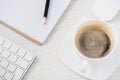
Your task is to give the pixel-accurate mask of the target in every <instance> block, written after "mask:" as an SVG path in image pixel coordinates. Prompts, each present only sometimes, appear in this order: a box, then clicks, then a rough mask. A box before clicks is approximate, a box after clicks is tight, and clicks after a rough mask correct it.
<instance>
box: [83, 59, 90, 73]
mask: <svg viewBox="0 0 120 80" xmlns="http://www.w3.org/2000/svg"><path fill="white" fill-rule="evenodd" d="M87 65H88V61H87V60H83V62H82V64H81V72H82V73H84V72H85V69H86V67H87Z"/></svg>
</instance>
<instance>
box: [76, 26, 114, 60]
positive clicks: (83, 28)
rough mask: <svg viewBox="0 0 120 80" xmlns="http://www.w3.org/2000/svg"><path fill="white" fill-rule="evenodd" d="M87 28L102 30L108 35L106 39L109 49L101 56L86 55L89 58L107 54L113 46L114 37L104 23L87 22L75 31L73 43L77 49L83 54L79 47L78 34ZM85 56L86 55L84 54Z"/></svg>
mask: <svg viewBox="0 0 120 80" xmlns="http://www.w3.org/2000/svg"><path fill="white" fill-rule="evenodd" d="M87 30H99V31H102V32H104V33H105V34H106V35H107V37H108V40H109V41H110V47H109V49H108V50H107V51H106V52H105V53H104V55H103V56H99V57H90V56H87V57H90V58H101V57H104V56H106V55H108V54H109V53H110V52H111V51H112V49H113V47H114V38H113V35H112V33H111V32H110V30H109V29H108V28H106V27H105V26H104V25H102V24H89V25H85V26H83V27H81V28H80V29H78V30H77V31H76V34H75V45H76V47H77V48H78V50H79V51H80V52H81V53H82V54H83V55H85V53H84V51H82V49H81V46H80V44H79V39H80V36H81V34H82V33H84V32H85V31H87ZM85 56H86V55H85Z"/></svg>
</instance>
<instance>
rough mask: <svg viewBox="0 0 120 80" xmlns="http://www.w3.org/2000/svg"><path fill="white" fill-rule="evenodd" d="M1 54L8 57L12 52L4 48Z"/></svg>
mask: <svg viewBox="0 0 120 80" xmlns="http://www.w3.org/2000/svg"><path fill="white" fill-rule="evenodd" d="M1 55H2V56H3V57H5V58H8V56H9V55H10V53H9V52H8V51H6V50H4V51H3V52H2V54H1Z"/></svg>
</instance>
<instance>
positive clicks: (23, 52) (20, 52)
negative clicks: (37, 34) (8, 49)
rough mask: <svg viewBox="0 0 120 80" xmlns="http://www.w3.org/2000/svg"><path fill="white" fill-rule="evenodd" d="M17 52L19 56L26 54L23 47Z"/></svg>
mask: <svg viewBox="0 0 120 80" xmlns="http://www.w3.org/2000/svg"><path fill="white" fill-rule="evenodd" d="M17 54H18V55H19V56H21V57H24V55H25V54H26V52H25V51H24V50H23V49H20V50H19V51H18V52H17Z"/></svg>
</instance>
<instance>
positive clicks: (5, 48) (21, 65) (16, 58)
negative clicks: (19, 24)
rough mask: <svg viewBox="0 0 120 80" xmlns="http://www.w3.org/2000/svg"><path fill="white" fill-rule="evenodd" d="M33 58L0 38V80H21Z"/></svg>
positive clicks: (27, 52)
mask: <svg viewBox="0 0 120 80" xmlns="http://www.w3.org/2000/svg"><path fill="white" fill-rule="evenodd" d="M34 59H35V57H34V56H32V55H31V54H30V52H29V51H27V50H25V49H23V48H21V47H20V46H18V45H16V44H15V43H13V42H11V41H9V40H8V39H6V38H4V37H2V36H0V80H21V79H22V78H23V76H24V75H25V73H26V72H27V70H28V69H29V68H30V65H31V64H32V62H33V61H34Z"/></svg>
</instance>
